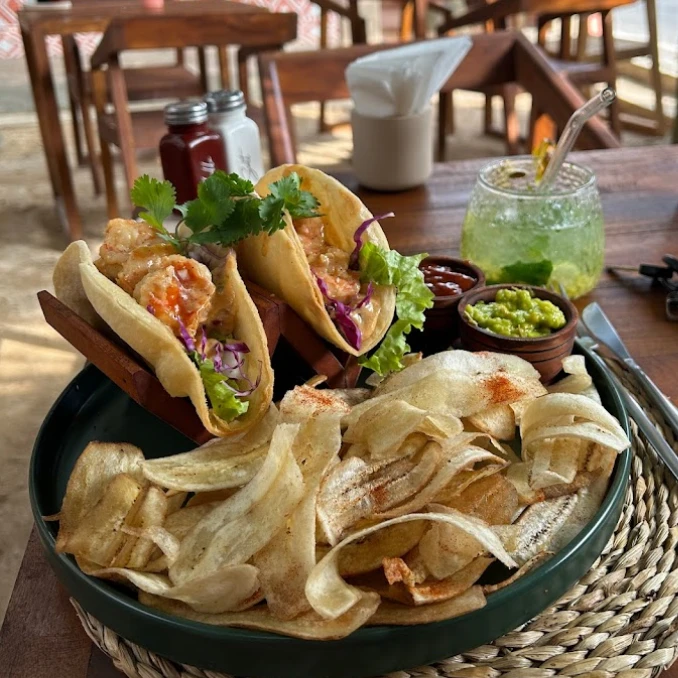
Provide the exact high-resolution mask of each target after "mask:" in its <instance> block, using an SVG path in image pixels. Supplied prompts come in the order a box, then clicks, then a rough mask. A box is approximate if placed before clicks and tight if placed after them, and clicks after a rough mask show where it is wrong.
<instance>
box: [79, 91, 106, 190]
mask: <svg viewBox="0 0 678 678" xmlns="http://www.w3.org/2000/svg"><path fill="white" fill-rule="evenodd" d="M91 107H92V102H91V101H90V98H89V95H88V94H87V93H85V92H83V95H82V96H81V98H80V117H81V118H82V128H83V131H84V132H85V140H86V141H87V151H88V155H89V166H90V171H91V173H92V186H93V188H94V195H97V196H98V195H101V171H100V167H99V160H98V156H97V152H96V142H95V141H94V127H93V125H92V119H91V118H90V113H91Z"/></svg>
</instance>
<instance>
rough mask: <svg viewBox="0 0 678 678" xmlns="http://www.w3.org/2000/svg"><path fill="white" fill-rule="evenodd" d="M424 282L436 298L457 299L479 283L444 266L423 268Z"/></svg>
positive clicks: (434, 265) (426, 265) (428, 265)
mask: <svg viewBox="0 0 678 678" xmlns="http://www.w3.org/2000/svg"><path fill="white" fill-rule="evenodd" d="M421 271H422V273H423V274H424V282H425V283H426V287H428V288H429V289H430V290H431V292H433V294H434V295H435V296H436V297H455V296H457V295H459V294H463V293H464V292H467V291H468V290H470V289H471V288H472V287H473V286H474V285H475V284H476V283H477V282H478V281H477V280H476V279H475V278H473V277H471V276H470V275H466V274H464V273H460V272H459V271H453V270H452V269H451V268H450V267H449V266H444V265H442V264H424V265H423V266H422V267H421Z"/></svg>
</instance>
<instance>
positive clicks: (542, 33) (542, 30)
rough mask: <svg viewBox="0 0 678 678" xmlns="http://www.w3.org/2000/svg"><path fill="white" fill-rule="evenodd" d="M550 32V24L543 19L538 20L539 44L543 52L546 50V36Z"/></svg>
mask: <svg viewBox="0 0 678 678" xmlns="http://www.w3.org/2000/svg"><path fill="white" fill-rule="evenodd" d="M548 30H549V22H548V21H546V20H545V19H544V18H543V17H539V18H538V19H537V44H538V45H539V47H541V48H542V49H543V50H545V49H546V34H547V33H548Z"/></svg>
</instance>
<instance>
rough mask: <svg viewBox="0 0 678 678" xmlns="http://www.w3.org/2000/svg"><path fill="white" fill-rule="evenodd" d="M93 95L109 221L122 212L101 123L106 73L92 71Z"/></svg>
mask: <svg viewBox="0 0 678 678" xmlns="http://www.w3.org/2000/svg"><path fill="white" fill-rule="evenodd" d="M92 93H93V98H94V106H95V108H96V112H97V121H98V125H97V128H98V130H99V146H100V148H101V167H102V169H103V173H104V187H105V189H106V212H107V214H108V218H109V219H115V217H117V216H120V210H119V209H118V199H117V197H116V193H115V175H114V173H113V158H112V157H111V149H110V148H109V146H108V142H107V141H106V140H105V139H104V137H103V134H102V123H101V121H102V119H103V115H104V113H105V112H106V73H105V72H104V71H101V70H94V71H92Z"/></svg>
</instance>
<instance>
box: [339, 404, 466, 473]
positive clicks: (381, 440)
mask: <svg viewBox="0 0 678 678" xmlns="http://www.w3.org/2000/svg"><path fill="white" fill-rule="evenodd" d="M385 420H388V421H389V426H387V427H384V426H383V425H382V422H383V421H385ZM463 430H464V426H463V424H462V423H461V419H459V418H458V417H454V416H450V415H446V414H435V415H431V414H429V413H428V412H427V411H426V410H422V409H419V408H418V407H414V406H412V405H410V404H408V403H406V402H404V401H402V400H396V401H393V402H381V403H378V404H377V405H376V406H375V407H371V408H369V409H368V410H367V411H366V412H365V413H364V414H363V415H362V416H361V417H360V418H359V419H358V420H357V421H355V422H354V423H352V424H351V425H350V426H349V427H348V429H347V430H346V431H345V433H344V442H347V443H364V444H365V445H366V446H367V449H368V450H369V453H370V456H371V458H372V459H374V460H375V461H376V460H380V459H390V458H392V457H400V456H402V453H401V452H400V450H401V448H402V446H403V444H404V443H405V441H406V439H407V438H408V436H410V435H412V434H415V433H422V434H424V435H425V436H426V437H427V438H430V439H432V440H444V439H445V438H452V437H454V436H456V435H458V434H459V433H461V432H462V431H463Z"/></svg>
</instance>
